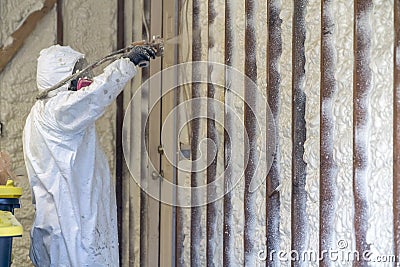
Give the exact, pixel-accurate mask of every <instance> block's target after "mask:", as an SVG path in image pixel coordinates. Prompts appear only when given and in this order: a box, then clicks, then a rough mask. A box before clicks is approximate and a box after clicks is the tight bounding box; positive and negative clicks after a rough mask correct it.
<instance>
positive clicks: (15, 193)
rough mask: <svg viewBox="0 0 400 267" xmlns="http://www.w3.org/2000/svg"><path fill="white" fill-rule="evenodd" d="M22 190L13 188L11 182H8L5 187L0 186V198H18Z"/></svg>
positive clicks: (12, 182)
mask: <svg viewBox="0 0 400 267" xmlns="http://www.w3.org/2000/svg"><path fill="white" fill-rule="evenodd" d="M20 196H22V188H21V187H15V186H14V181H13V180H8V181H7V184H6V185H0V198H19V197H20Z"/></svg>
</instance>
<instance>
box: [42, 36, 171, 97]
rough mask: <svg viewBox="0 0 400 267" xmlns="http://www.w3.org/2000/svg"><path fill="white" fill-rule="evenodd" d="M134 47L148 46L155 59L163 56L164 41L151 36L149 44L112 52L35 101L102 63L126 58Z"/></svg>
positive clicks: (64, 80) (141, 65)
mask: <svg viewBox="0 0 400 267" xmlns="http://www.w3.org/2000/svg"><path fill="white" fill-rule="evenodd" d="M135 46H150V47H151V48H153V49H154V50H155V52H156V56H157V57H161V56H162V55H163V54H164V40H163V39H162V38H161V37H160V36H153V40H152V41H151V42H149V41H145V40H143V41H137V42H133V43H131V44H130V45H129V46H127V47H125V48H122V49H119V50H117V51H114V52H112V53H111V54H109V55H107V56H105V57H103V58H101V59H99V60H97V61H95V62H94V63H92V64H89V65H88V66H87V67H85V68H84V69H82V70H80V71H78V72H76V73H74V74H72V75H70V76H68V77H66V78H65V79H63V80H61V81H60V82H58V83H57V84H55V85H53V86H52V87H50V88H48V89H46V90H44V91H43V92H41V93H40V94H38V95H37V97H36V99H37V100H40V99H45V98H46V97H47V95H48V93H49V92H51V91H54V90H56V89H57V88H59V87H61V86H63V85H64V84H66V83H67V82H70V81H72V80H74V79H76V78H78V77H79V75H80V74H82V73H84V72H87V71H90V70H93V69H95V68H97V67H98V66H100V65H101V64H103V63H104V62H107V61H114V60H116V59H119V58H122V57H124V56H126V55H127V54H128V53H129V52H130V51H131V50H132V48H134V47H135ZM148 64H149V62H147V61H143V62H140V63H139V64H138V66H139V67H147V66H148Z"/></svg>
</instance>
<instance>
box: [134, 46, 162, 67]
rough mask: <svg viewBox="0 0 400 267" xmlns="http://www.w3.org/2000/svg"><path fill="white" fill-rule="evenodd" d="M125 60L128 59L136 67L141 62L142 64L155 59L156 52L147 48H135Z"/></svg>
mask: <svg viewBox="0 0 400 267" xmlns="http://www.w3.org/2000/svg"><path fill="white" fill-rule="evenodd" d="M127 58H129V59H130V61H131V62H132V63H133V64H135V65H138V64H139V63H141V62H142V63H144V62H148V61H150V59H155V58H156V52H155V51H154V49H153V48H151V47H149V46H135V47H134V48H132V50H131V51H130V52H129V53H128V55H127ZM142 63H141V64H142Z"/></svg>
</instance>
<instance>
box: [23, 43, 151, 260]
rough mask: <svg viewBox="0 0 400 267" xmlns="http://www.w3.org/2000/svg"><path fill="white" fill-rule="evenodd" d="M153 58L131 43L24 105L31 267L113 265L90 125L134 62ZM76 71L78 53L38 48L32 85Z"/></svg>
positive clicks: (107, 180) (110, 209)
mask: <svg viewBox="0 0 400 267" xmlns="http://www.w3.org/2000/svg"><path fill="white" fill-rule="evenodd" d="M154 58H155V51H154V49H152V48H150V47H146V46H137V47H135V48H133V49H132V50H131V52H130V53H128V54H127V56H126V57H124V58H121V59H118V60H116V61H114V62H112V63H111V64H109V65H108V66H107V67H106V68H105V69H104V72H103V73H102V74H100V75H98V76H96V77H94V78H93V79H91V78H92V77H90V76H91V74H90V73H83V74H82V75H80V77H79V78H78V79H76V80H74V81H72V82H71V83H70V84H65V85H64V86H61V87H60V88H59V89H57V90H55V91H52V92H50V93H49V94H48V97H47V98H46V99H43V100H38V101H37V102H36V103H35V104H34V106H33V107H32V109H31V112H30V114H29V115H28V117H27V119H26V124H25V128H24V134H23V139H24V140H23V145H24V156H25V163H26V168H27V173H28V177H29V182H30V186H31V191H32V200H33V203H34V204H35V210H36V211H35V219H34V223H33V226H32V230H31V248H30V258H31V260H32V262H33V264H34V265H35V266H40V267H44V266H73V267H75V266H76V267H80V266H119V260H118V259H119V257H118V234H117V212H116V199H115V191H114V187H113V183H112V178H111V175H110V169H109V166H108V162H107V158H106V156H105V154H104V153H103V151H102V149H101V148H100V146H99V141H98V138H97V135H96V130H95V121H96V120H97V119H99V118H100V117H101V116H102V114H103V113H104V111H105V109H106V107H107V106H109V105H110V104H111V103H112V102H113V100H114V99H115V98H116V97H117V96H118V94H119V93H120V92H121V91H122V90H123V88H124V86H125V85H126V83H127V82H128V81H129V80H130V79H131V78H132V77H133V76H134V75H135V74H136V65H138V63H140V62H143V61H150V60H151V59H154ZM84 66H85V59H84V55H83V54H81V53H79V52H77V51H75V50H73V49H72V48H70V47H69V46H59V45H54V46H51V47H49V48H46V49H43V50H42V51H41V52H40V56H39V58H38V64H37V87H38V89H39V91H44V90H45V89H47V88H49V87H51V86H53V85H55V84H57V83H58V82H60V81H61V80H63V79H64V78H66V77H68V76H70V75H71V74H72V73H75V72H76V71H79V70H81V69H82V68H83V67H84ZM82 81H83V82H82ZM82 84H83V86H82ZM81 87H83V88H81ZM110 128H111V127H110ZM110 132H111V129H110ZM110 134H112V133H110Z"/></svg>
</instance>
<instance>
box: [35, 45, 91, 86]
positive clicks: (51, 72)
mask: <svg viewBox="0 0 400 267" xmlns="http://www.w3.org/2000/svg"><path fill="white" fill-rule="evenodd" d="M82 57H84V54H82V53H79V52H77V51H75V50H73V49H72V48H71V47H69V46H60V45H53V46H50V47H49V48H46V49H43V50H42V51H40V56H39V58H38V64H37V75H36V83H37V87H38V89H39V91H41V92H42V91H44V90H46V89H48V88H50V87H52V86H53V85H55V84H57V83H58V82H60V81H61V80H63V79H65V78H66V77H68V76H70V75H71V74H72V71H73V69H74V66H75V63H76V62H77V61H78V59H80V58H82ZM66 90H68V83H67V84H65V85H63V86H61V87H60V89H58V90H56V92H55V93H57V92H59V91H66Z"/></svg>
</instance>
